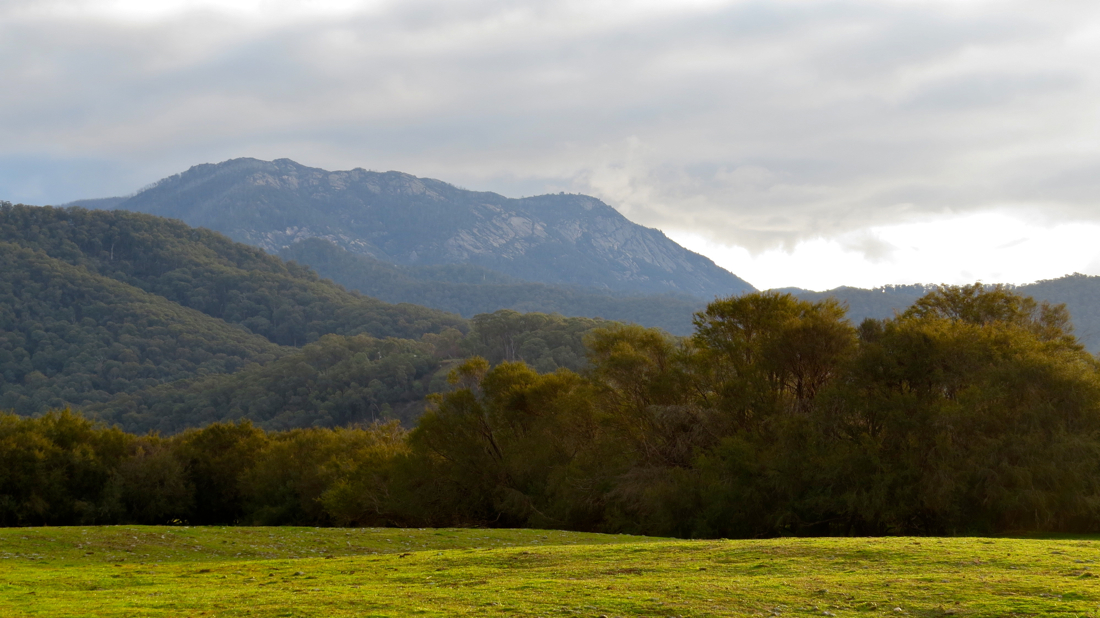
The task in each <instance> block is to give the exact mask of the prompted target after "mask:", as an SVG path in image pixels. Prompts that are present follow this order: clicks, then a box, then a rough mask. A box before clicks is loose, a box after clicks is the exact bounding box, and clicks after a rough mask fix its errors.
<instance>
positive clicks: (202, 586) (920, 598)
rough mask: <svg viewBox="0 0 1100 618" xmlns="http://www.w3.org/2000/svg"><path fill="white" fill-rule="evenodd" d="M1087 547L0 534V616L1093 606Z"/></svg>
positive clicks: (1046, 542) (1086, 610)
mask: <svg viewBox="0 0 1100 618" xmlns="http://www.w3.org/2000/svg"><path fill="white" fill-rule="evenodd" d="M1097 570H1100V541H1098V540H1093V539H984V538H942V539H941V538H876V539H862V538H835V539H775V540H764V541H759V540H753V541H676V540H668V539H653V538H642V537H628V536H610V535H595V534H575V533H566V532H556V531H543V530H476V529H474V530H468V529H464V530H454V529H447V530H430V529H429V530H395V529H362V530H360V529H351V530H349V529H314V528H188V527H140V526H120V527H107V528H95V527H87V528H80V527H73V528H8V529H0V616H3V617H5V618H7V617H17V616H49V617H60V616H203V617H207V616H286V617H290V616H317V617H322V618H330V617H331V618H336V617H343V616H420V615H423V616H456V615H458V616H466V615H469V616H515V615H518V616H592V617H598V616H700V617H701V616H741V615H746V616H747V615H756V616H827V615H835V616H868V617H869V616H942V615H957V616H1010V615H1016V616H1040V615H1041V616H1100V579H1098V578H1097V577H1096V575H1095V574H1094V571H1097Z"/></svg>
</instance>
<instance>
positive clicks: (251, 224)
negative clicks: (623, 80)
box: [74, 158, 754, 300]
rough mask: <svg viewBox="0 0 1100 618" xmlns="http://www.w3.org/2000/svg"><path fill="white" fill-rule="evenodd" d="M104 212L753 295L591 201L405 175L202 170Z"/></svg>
mask: <svg viewBox="0 0 1100 618" xmlns="http://www.w3.org/2000/svg"><path fill="white" fill-rule="evenodd" d="M99 203H100V204H102V205H104V206H105V207H109V208H113V209H120V210H133V211H138V212H145V213H149V214H154V215H159V216H165V217H170V218H175V219H180V220H182V221H184V222H186V223H187V224H189V225H192V226H195V227H207V228H210V229H213V230H216V231H219V232H222V233H223V234H226V235H227V236H229V237H230V238H233V239H234V240H238V241H240V242H244V243H247V244H251V245H254V246H258V247H261V248H263V249H264V250H265V251H268V252H269V253H277V252H278V251H280V250H282V249H284V248H286V247H289V246H290V245H292V244H293V243H294V242H297V241H300V240H304V239H306V238H322V239H325V240H328V241H330V242H332V243H334V244H336V245H337V246H340V247H343V248H345V249H347V250H348V251H351V252H352V253H357V254H360V255H366V256H369V257H372V258H375V259H378V260H382V261H386V262H390V263H393V264H397V265H426V264H463V263H466V264H473V265H476V266H481V267H484V268H488V269H491V270H495V271H498V272H501V273H504V274H506V275H509V276H512V277H516V278H519V279H523V280H526V281H534V282H540V283H551V284H563V285H582V286H586V287H596V288H606V289H609V290H617V291H627V292H637V293H646V294H652V293H658V294H659V293H679V294H688V295H691V296H695V297H697V298H700V299H702V300H710V299H712V298H714V297H719V296H730V295H736V294H740V293H743V292H747V291H752V290H754V288H753V287H752V286H751V285H749V284H748V283H746V282H745V281H744V280H742V279H740V278H739V277H737V276H736V275H734V274H733V273H730V272H729V271H726V270H725V269H722V268H721V267H719V266H717V265H716V264H715V263H714V262H713V261H712V260H710V259H709V258H706V257H705V256H702V255H699V254H697V253H694V252H692V251H689V250H688V249H685V248H684V247H681V246H680V245H678V244H676V243H675V242H673V241H672V240H670V239H669V238H668V237H667V236H665V235H664V233H662V232H660V231H659V230H655V229H651V228H646V227H643V226H640V225H638V224H635V223H633V222H631V221H629V220H628V219H626V217H624V216H623V215H621V214H620V213H619V212H618V211H616V210H615V209H614V208H612V207H611V206H608V205H607V204H605V203H603V202H601V201H600V200H598V199H596V198H593V197H589V196H584V195H574V194H557V195H541V196H534V197H526V198H507V197H504V196H501V195H498V194H496V193H491V192H479V191H468V190H466V189H460V188H458V187H455V186H454V185H451V184H449V183H446V182H443V181H440V180H435V179H431V178H418V177H416V176H412V175H410V174H405V173H403V172H394V171H390V172H372V171H367V170H364V169H361V168H356V169H353V170H347V171H336V172H329V171H326V170H322V169H319V168H311V167H307V166H304V165H300V164H298V163H296V162H294V161H291V160H290V159H276V160H274V161H261V160H258V159H248V158H241V159H231V160H229V161H224V162H222V163H217V164H202V165H196V166H193V167H191V168H190V169H188V170H187V171H185V172H183V173H181V174H176V175H174V176H169V177H167V178H164V179H162V180H160V181H158V182H156V183H154V184H152V185H150V186H149V187H147V188H145V189H143V190H142V191H140V192H138V193H137V194H135V195H133V196H131V197H128V198H125V199H123V200H121V201H115V200H112V199H110V198H107V199H105V200H101V201H100V202H99ZM74 204H77V205H82V204H87V205H90V206H91V205H93V203H92V202H91V201H88V200H82V201H78V202H74Z"/></svg>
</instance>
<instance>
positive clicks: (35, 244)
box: [0, 203, 467, 414]
mask: <svg viewBox="0 0 1100 618" xmlns="http://www.w3.org/2000/svg"><path fill="white" fill-rule="evenodd" d="M466 328H467V326H466V322H465V320H463V319H461V318H460V317H458V316H455V315H452V314H446V313H443V312H439V311H434V310H431V309H427V308H424V307H415V306H412V305H389V304H386V303H383V302H380V301H378V300H375V299H372V298H368V297H365V296H361V295H359V294H358V293H349V292H347V291H345V290H344V289H343V288H341V287H339V286H337V285H335V284H333V283H331V282H329V281H326V280H322V279H320V278H319V277H318V276H317V275H316V274H315V273H313V272H312V271H310V270H308V269H307V268H305V267H302V266H298V265H296V264H287V263H285V262H283V261H281V260H279V259H278V258H275V257H272V256H269V255H266V254H264V253H263V252H262V251H260V250H258V249H255V248H252V247H248V246H245V245H241V244H238V243H234V242H232V241H230V240H228V239H226V238H225V237H223V236H220V235H218V234H215V233H213V232H210V231H207V230H196V229H191V228H189V227H187V226H186V225H183V224H182V223H179V222H177V221H170V220H167V219H161V218H157V217H151V216H148V215H140V214H134V213H126V212H101V211H87V210H82V209H79V208H73V209H59V208H37V207H30V206H12V205H11V204H7V203H0V409H14V410H16V411H18V412H20V413H22V414H33V413H38V412H42V411H44V410H46V409H48V408H51V407H52V408H58V407H62V406H66V405H72V406H85V405H87V404H94V403H103V402H106V401H108V400H110V399H111V397H112V396H115V395H117V394H120V393H135V392H137V391H139V390H143V389H147V388H149V387H152V386H155V385H157V384H161V383H165V382H170V381H174V380H180V379H187V378H195V377H199V376H204V375H210V374H221V373H231V372H234V371H236V370H237V369H240V368H241V367H243V366H245V365H246V364H248V363H267V362H269V361H271V360H273V359H274V358H276V357H278V356H281V355H284V354H286V353H288V352H289V351H290V350H289V348H286V347H283V346H300V345H303V344H306V343H309V342H311V341H316V340H317V339H319V338H320V337H322V336H324V335H326V334H341V335H347V336H354V335H358V334H367V335H370V336H373V337H379V338H384V337H405V338H411V339H420V338H421V337H422V336H423V335H424V334H433V335H437V334H439V333H441V332H443V331H445V330H447V329H452V330H454V329H459V330H465V329H466ZM226 412H228V410H226Z"/></svg>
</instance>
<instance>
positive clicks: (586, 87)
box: [0, 0, 1100, 290]
mask: <svg viewBox="0 0 1100 618" xmlns="http://www.w3.org/2000/svg"><path fill="white" fill-rule="evenodd" d="M0 80H2V83H3V84H4V86H3V88H0V200H9V201H12V202H23V203H27V204H63V203H66V202H69V201H72V200H76V199H81V198H93V197H107V196H117V195H127V194H132V193H134V192H135V191H137V190H139V189H141V188H142V187H144V186H146V185H148V184H150V183H152V182H155V181H156V180H158V179H160V178H163V177H165V176H169V175H171V174H175V173H178V172H181V171H183V170H185V169H187V168H189V167H190V166H192V165H196V164H199V163H214V162H219V161H223V160H226V159H230V158H235V157H242V156H249V157H256V158H260V159H276V158H283V157H285V158H290V159H293V160H295V161H298V162H299V163H303V164H306V165H311V166H315V167H322V168H325V169H330V170H336V169H352V168H356V167H362V168H365V169H372V170H379V171H385V170H399V171H403V172H407V173H410V174H415V175H417V176H425V177H431V178H438V179H440V180H445V181H447V182H450V183H453V184H455V185H458V186H461V187H465V188H469V189H477V190H483V191H495V192H498V193H501V194H503V195H507V196H510V197H522V196H527V195H536V194H541V193H548V192H555V193H556V192H559V191H565V192H573V193H584V194H588V195H594V196H596V197H598V198H600V199H602V200H604V201H605V202H607V203H608V204H610V205H611V206H613V207H615V208H616V209H618V210H619V211H620V212H621V213H623V214H624V215H625V216H627V217H628V218H630V219H631V220H633V221H635V222H637V223H640V224H642V225H645V226H648V227H654V228H658V229H661V230H662V231H664V232H665V233H666V234H667V235H668V236H669V237H671V238H672V239H674V240H676V241H677V242H679V243H680V244H682V245H684V246H686V247H688V248H689V249H692V250H694V251H697V252H699V253H702V254H704V255H707V256H708V257H710V258H712V259H713V260H715V261H716V262H717V263H718V264H719V265H721V266H724V267H725V268H727V269H729V270H730V271H732V272H733V273H735V274H737V275H739V276H741V277H742V278H744V279H745V280H747V281H748V282H749V283H751V284H753V285H754V286H756V287H757V288H760V289H766V288H776V287H789V286H793V287H801V288H807V289H814V290H824V289H830V288H834V287H837V286H841V285H850V286H859V287H873V286H878V285H884V284H904V283H968V282H974V281H979V280H980V281H984V282H987V283H991V282H1007V283H1027V282H1031V281H1035V280H1039V279H1051V278H1056V277H1060V276H1062V275H1065V274H1069V273H1073V272H1082V273H1085V274H1093V275H1100V242H1097V240H1096V239H1100V3H1097V2H1095V1H1077V0H1059V1H1058V2H1049V1H1038V0H1036V1H1031V2H1016V1H994V0H845V1H834V0H750V1H740V0H735V1H721V0H674V1H665V0H640V1H637V2H632V1H630V0H615V1H606V0H525V1H509V0H401V1H393V2H390V1H383V0H364V1H359V0H312V1H310V0H217V1H213V0H161V1H150V0H0Z"/></svg>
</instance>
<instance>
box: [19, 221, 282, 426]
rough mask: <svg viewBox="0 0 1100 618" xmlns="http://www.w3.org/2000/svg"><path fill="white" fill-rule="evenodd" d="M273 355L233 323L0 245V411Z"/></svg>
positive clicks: (34, 408)
mask: <svg viewBox="0 0 1100 618" xmlns="http://www.w3.org/2000/svg"><path fill="white" fill-rule="evenodd" d="M282 352H283V350H281V349H280V348H279V347H278V346H276V345H275V344H273V343H271V342H269V341H268V340H267V339H265V338H263V337H261V336H259V335H255V334H252V333H250V332H248V331H247V330H246V329H244V328H242V327H240V326H234V325H230V324H227V323H226V322H224V321H222V320H219V319H216V318H212V317H210V316H207V315H204V314H203V313H201V312H199V311H195V310H194V309H188V308H185V307H182V306H180V305H178V304H176V303H172V302H169V301H168V300H166V299H165V298H163V297H161V296H157V295H155V294H150V293H147V292H144V291H142V290H139V289H137V288H135V287H133V286H130V285H127V284H124V283H121V282H119V281H115V280H113V279H110V278H108V277H104V276H101V275H97V274H94V273H92V272H89V271H88V269H86V268H84V267H81V266H75V265H72V264H68V263H65V262H63V261H62V260H59V259H55V258H51V257H49V256H48V255H46V254H45V253H43V252H41V251H34V250H31V249H28V248H26V247H21V246H18V245H15V244H12V243H7V242H0V409H5V410H6V409H14V410H16V411H17V412H19V413H21V414H34V413H37V412H41V411H43V410H45V409H47V408H51V407H52V408H57V407H63V406H67V405H76V406H79V405H83V404H86V403H92V402H97V401H98V402H102V401H106V400H107V399H109V398H110V397H111V396H112V395H114V394H116V393H123V392H131V391H136V390H139V389H142V388H145V387H149V386H153V385H155V384H160V383H162V382H165V381H170V380H176V379H180V378H186V377H191V376H195V375H201V374H208V373H222V372H230V371H234V370H236V369H238V368H240V367H242V366H244V365H245V364H246V363H248V362H265V361H269V360H272V359H274V358H275V357H276V356H278V355H280V354H281V353H282Z"/></svg>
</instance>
